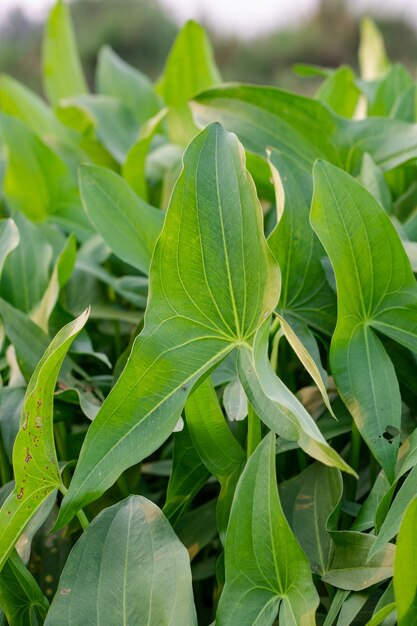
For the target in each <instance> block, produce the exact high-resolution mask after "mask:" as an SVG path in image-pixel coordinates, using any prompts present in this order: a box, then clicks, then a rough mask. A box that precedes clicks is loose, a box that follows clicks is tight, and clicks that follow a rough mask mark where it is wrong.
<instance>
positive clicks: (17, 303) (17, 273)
mask: <svg viewBox="0 0 417 626" xmlns="http://www.w3.org/2000/svg"><path fill="white" fill-rule="evenodd" d="M15 227H16V230H17V235H18V237H19V245H18V246H16V247H15V250H14V251H13V252H12V253H11V254H10V255H9V257H8V258H7V259H6V262H5V264H4V268H3V273H2V276H1V281H0V291H1V294H2V297H3V298H4V299H6V300H7V301H8V302H9V304H11V305H12V306H14V307H16V308H18V309H20V310H21V311H24V312H25V313H30V311H32V309H33V308H34V306H35V305H36V304H37V303H38V302H39V301H40V300H41V298H42V296H43V294H44V292H45V290H46V288H47V285H48V281H49V273H50V269H49V268H50V264H51V260H52V254H53V250H52V246H51V244H50V243H49V242H48V241H47V239H46V238H45V236H44V233H43V232H42V228H41V226H40V225H38V224H33V223H32V222H30V221H29V220H28V219H27V218H25V216H24V215H22V214H21V213H16V215H15ZM11 241H12V239H9V242H11Z"/></svg>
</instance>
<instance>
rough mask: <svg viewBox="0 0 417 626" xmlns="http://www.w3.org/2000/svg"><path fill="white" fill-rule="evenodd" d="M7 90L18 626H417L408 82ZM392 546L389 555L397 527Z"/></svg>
mask: <svg viewBox="0 0 417 626" xmlns="http://www.w3.org/2000/svg"><path fill="white" fill-rule="evenodd" d="M360 61H361V77H358V76H356V75H355V73H354V72H353V70H351V69H350V68H349V67H341V68H339V69H336V70H328V69H322V68H317V67H311V66H304V67H303V68H298V71H302V72H303V73H304V74H307V75H308V74H314V75H319V76H320V77H321V78H322V84H321V86H320V89H319V92H318V93H317V96H316V97H315V98H306V97H302V96H299V95H296V94H293V93H289V92H285V91H281V90H279V89H275V88H270V87H268V88H267V87H259V86H250V85H240V84H222V82H221V78H220V75H219V72H218V70H217V68H216V66H215V64H214V61H213V56H212V52H211V47H210V43H209V41H208V40H207V38H206V35H205V33H204V31H203V30H202V29H201V27H200V26H198V25H197V24H196V23H194V22H189V23H187V24H186V25H185V26H184V28H183V29H182V30H181V32H180V34H179V36H178V38H177V39H176V41H175V43H174V46H173V48H172V50H171V52H170V55H169V57H168V60H167V62H166V66H165V70H164V73H163V75H162V77H161V79H160V80H159V81H158V83H157V85H153V84H152V83H151V81H150V80H149V79H148V78H147V77H146V76H145V75H143V74H142V73H141V72H139V70H137V69H135V68H133V67H131V66H129V65H127V64H126V63H125V62H124V61H123V60H122V59H121V58H119V57H118V56H117V55H116V54H115V53H114V52H113V51H112V50H111V49H110V48H109V47H105V48H103V49H102V50H101V51H100V54H99V59H98V65H97V72H96V93H91V91H90V89H89V86H88V85H87V82H86V80H85V78H84V75H83V72H82V68H81V64H80V61H79V57H78V53H77V48H76V42H75V37H74V33H73V30H72V26H71V21H70V16H69V11H68V8H67V6H66V5H65V4H64V3H63V2H62V1H61V0H58V2H57V3H56V5H55V6H54V8H53V9H52V11H51V14H50V16H49V19H48V23H47V25H46V29H45V37H44V46H43V75H44V88H45V94H46V96H47V99H48V101H49V104H46V103H45V102H44V101H43V100H42V99H41V98H39V97H38V96H36V95H35V94H34V93H32V92H31V91H30V90H28V89H27V88H26V87H25V86H24V85H22V84H20V83H18V82H17V81H15V80H14V79H13V78H11V77H9V76H1V78H0V109H1V113H0V129H1V133H0V137H1V147H2V150H1V153H0V154H1V168H0V171H1V172H2V176H1V178H2V205H1V211H2V219H1V220H0V271H1V277H0V293H1V298H0V316H1V320H2V327H1V330H2V333H1V343H2V350H1V358H0V370H1V375H2V380H3V386H2V389H1V404H0V434H1V437H0V477H1V483H2V486H1V489H0V500H1V503H2V507H1V509H0V607H1V610H2V615H1V616H0V619H2V620H3V623H4V624H9V626H26V625H27V624H45V625H46V626H52V625H54V626H55V625H56V626H67V625H68V626H84V625H85V624H91V625H96V624H97V625H98V624H100V625H105V626H107V625H108V626H114V625H117V624H125V625H128V626H145V625H146V626H150V625H152V626H168V625H171V626H192V625H195V624H197V623H198V624H202V625H204V624H209V623H216V624H217V626H244V625H248V626H250V625H255V624H257V625H258V626H261V625H262V626H264V625H265V626H266V625H272V624H279V625H280V626H310V625H313V624H316V623H317V624H322V625H324V626H331V625H333V624H337V626H348V625H349V624H357V625H359V624H368V625H369V626H371V625H372V626H376V625H378V624H384V625H385V626H387V625H389V624H395V623H398V624H399V625H400V626H409V625H410V626H411V625H412V624H416V623H417V602H416V597H417V592H416V590H417V574H416V562H417V539H416V535H415V520H416V516H417V507H416V499H415V496H416V495H417V469H416V468H417V428H416V426H417V424H416V418H417V414H416V411H417V384H416V377H415V372H416V370H417V362H416V358H417V357H416V353H417V287H416V282H415V277H414V273H413V272H414V271H415V270H417V182H416V173H417V169H416V163H417V125H416V124H415V122H416V115H417V113H416V111H417V108H416V85H415V83H414V81H413V79H412V78H411V76H410V75H409V74H408V73H407V72H406V71H405V70H404V68H402V67H400V66H397V65H391V64H390V62H389V61H388V59H387V57H386V54H385V51H384V46H383V42H382V40H381V37H380V35H379V33H378V32H377V31H376V29H375V27H374V25H373V24H372V23H371V22H369V21H367V22H364V23H363V28H362V39H361V48H360ZM396 537H397V541H396V544H395V538H396Z"/></svg>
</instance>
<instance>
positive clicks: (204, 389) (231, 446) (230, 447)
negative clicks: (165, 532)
mask: <svg viewBox="0 0 417 626" xmlns="http://www.w3.org/2000/svg"><path fill="white" fill-rule="evenodd" d="M185 413H186V420H187V425H188V428H189V431H190V435H191V438H192V440H193V442H194V445H195V448H196V450H197V452H198V454H199V455H200V458H201V460H202V462H203V463H204V465H205V466H206V468H207V469H208V471H209V472H210V473H211V474H213V476H215V477H216V478H217V480H218V481H219V482H220V485H221V490H220V495H219V497H218V504H217V527H218V530H219V535H220V538H221V540H222V542H224V538H225V536H226V529H227V524H228V521H229V514H230V507H231V506H232V500H233V495H234V492H235V488H236V484H237V481H238V479H239V476H240V473H241V471H242V468H243V465H244V464H245V461H246V457H245V453H244V451H243V449H242V447H241V446H240V445H239V443H238V442H237V440H236V439H235V437H234V436H233V435H232V433H231V432H230V429H229V427H228V425H227V422H226V420H225V417H224V415H223V411H222V409H221V406H220V403H219V401H218V398H217V394H216V390H215V388H214V385H213V383H212V381H211V379H210V378H209V377H207V378H206V379H205V380H203V381H202V382H200V383H199V384H198V386H197V387H195V388H194V389H193V392H192V393H191V395H190V397H189V398H188V400H187V402H186V405H185Z"/></svg>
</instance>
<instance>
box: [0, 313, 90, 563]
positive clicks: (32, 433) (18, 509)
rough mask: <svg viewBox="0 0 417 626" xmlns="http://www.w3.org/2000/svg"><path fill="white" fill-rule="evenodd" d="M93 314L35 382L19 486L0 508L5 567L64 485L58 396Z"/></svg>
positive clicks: (73, 329) (16, 451)
mask: <svg viewBox="0 0 417 626" xmlns="http://www.w3.org/2000/svg"><path fill="white" fill-rule="evenodd" d="M87 316H88V312H85V313H83V314H82V315H80V316H79V317H78V318H77V319H75V320H74V321H73V322H70V323H69V324H67V325H66V326H64V328H62V329H61V330H60V331H59V333H58V334H57V335H56V337H55V338H54V339H53V341H52V343H51V344H50V345H49V347H48V348H47V350H46V352H45V354H44V355H43V357H42V358H41V360H40V361H39V363H38V365H37V367H36V369H35V371H34V373H33V375H32V378H31V379H30V381H29V384H28V387H27V390H26V395H25V400H24V404H23V411H22V417H21V423H20V430H19V433H18V435H17V437H16V441H15V445H14V448H13V468H14V473H15V481H16V487H15V489H14V490H13V491H12V493H11V494H10V496H9V497H8V498H7V500H6V501H5V502H4V504H3V506H2V508H1V509H0V529H1V530H0V569H1V568H2V567H3V565H4V563H5V561H6V559H7V557H8V556H9V554H10V553H11V551H12V549H13V546H14V545H15V543H16V541H17V540H18V538H19V536H20V534H21V533H22V531H23V530H24V528H25V526H26V525H27V523H28V522H29V520H30V519H31V517H32V516H33V515H35V513H36V511H37V510H38V509H39V507H40V506H41V505H42V503H43V502H44V500H45V499H46V498H47V497H48V496H49V494H50V493H52V491H54V490H55V489H56V488H57V487H59V486H60V485H61V477H60V474H59V470H58V466H57V459H56V452H55V445H54V437H53V393H54V389H55V383H56V380H57V377H58V374H59V370H60V369H61V365H62V362H63V360H64V358H65V355H66V353H67V351H68V349H69V347H70V345H71V343H72V341H73V340H74V339H75V337H76V336H77V334H78V333H79V332H80V331H81V329H82V328H83V326H84V324H85V323H86V321H87Z"/></svg>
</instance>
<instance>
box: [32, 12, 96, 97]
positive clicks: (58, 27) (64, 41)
mask: <svg viewBox="0 0 417 626" xmlns="http://www.w3.org/2000/svg"><path fill="white" fill-rule="evenodd" d="M43 81H44V89H45V93H46V95H47V96H48V99H49V101H50V102H51V104H52V106H54V107H55V106H56V105H57V104H58V103H59V101H60V100H61V99H62V98H68V97H71V96H78V95H80V94H84V93H88V88H87V83H86V82H85V78H84V75H83V71H82V68H81V62H80V58H79V56H78V50H77V43H76V41H75V36H74V31H73V28H72V22H71V16H70V12H69V8H68V6H67V5H66V4H65V2H64V0H57V2H56V4H55V6H54V7H53V9H52V11H51V12H50V14H49V19H48V22H47V25H46V29H45V34H44V39H43Z"/></svg>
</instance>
